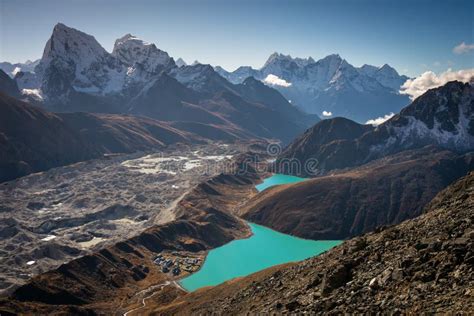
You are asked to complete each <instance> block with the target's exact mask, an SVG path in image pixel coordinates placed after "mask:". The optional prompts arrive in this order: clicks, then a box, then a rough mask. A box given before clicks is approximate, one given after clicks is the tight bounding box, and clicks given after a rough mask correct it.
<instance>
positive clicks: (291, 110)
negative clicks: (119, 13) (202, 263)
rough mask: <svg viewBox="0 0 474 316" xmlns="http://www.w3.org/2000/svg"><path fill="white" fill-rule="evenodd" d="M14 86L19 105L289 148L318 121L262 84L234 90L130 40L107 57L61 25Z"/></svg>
mask: <svg viewBox="0 0 474 316" xmlns="http://www.w3.org/2000/svg"><path fill="white" fill-rule="evenodd" d="M30 70H31V69H30ZM14 80H15V81H16V84H17V85H18V87H19V89H20V91H21V92H22V97H23V98H24V99H26V100H27V101H30V102H33V103H35V104H38V105H41V106H43V107H44V108H46V109H47V110H50V111H54V112H77V111H82V112H93V113H114V114H132V115H141V116H147V117H150V118H153V119H158V120H160V121H168V122H179V123H177V124H179V125H181V126H193V127H194V128H196V129H203V128H204V127H202V126H203V124H204V125H205V126H207V127H213V128H215V129H220V130H223V131H225V132H226V133H227V131H229V130H230V131H231V133H233V134H235V135H245V137H247V138H275V139H279V140H282V141H284V142H288V141H290V140H291V139H292V138H293V137H294V136H296V135H297V134H298V133H300V132H302V131H303V130H305V129H306V128H307V127H309V126H311V125H312V124H314V122H316V121H318V120H319V117H318V116H317V115H310V114H306V113H304V112H303V111H301V110H299V109H298V108H296V107H295V106H294V105H292V104H290V103H289V102H288V101H287V100H286V99H285V98H284V97H283V96H282V95H281V94H280V93H279V92H277V91H276V90H274V89H272V88H271V87H267V86H265V85H264V84H262V83H260V82H256V81H248V82H244V83H242V84H237V85H235V84H232V83H230V82H229V81H227V80H226V79H224V78H223V77H221V76H220V75H219V74H218V73H217V72H216V71H214V69H213V68H212V67H211V66H210V65H202V64H199V63H198V64H195V65H191V66H187V65H182V66H181V67H178V66H177V65H176V63H175V62H174V59H173V58H172V57H170V56H169V55H168V53H166V52H164V51H162V50H160V49H159V48H157V47H156V46H155V45H154V44H151V43H147V42H144V41H143V40H140V39H138V38H137V37H135V36H132V35H130V34H126V35H125V36H123V37H121V38H119V39H117V40H116V42H115V45H114V48H113V51H112V53H109V52H107V51H106V50H105V49H104V48H103V47H102V46H101V45H100V44H99V43H98V42H97V41H96V40H95V38H94V37H93V36H91V35H88V34H86V33H83V32H81V31H79V30H76V29H73V28H70V27H68V26H66V25H64V24H61V23H59V24H57V25H56V26H55V27H54V29H53V32H52V35H51V37H50V39H49V40H48V41H47V43H46V45H45V48H44V52H43V56H42V58H41V59H40V60H39V62H38V64H37V65H36V67H35V68H34V72H31V71H30V72H26V71H18V72H16V74H15V76H14ZM269 91H270V92H269ZM268 95H271V96H272V98H273V99H272V101H271V102H269V101H268V99H267V96H268Z"/></svg>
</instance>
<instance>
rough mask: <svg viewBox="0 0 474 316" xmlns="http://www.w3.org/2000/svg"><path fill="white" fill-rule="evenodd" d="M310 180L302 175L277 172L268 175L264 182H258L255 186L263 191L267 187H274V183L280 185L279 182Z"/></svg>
mask: <svg viewBox="0 0 474 316" xmlns="http://www.w3.org/2000/svg"><path fill="white" fill-rule="evenodd" d="M305 180H308V179H306V178H300V177H295V176H289V175H286V174H280V173H275V174H274V175H272V176H271V177H268V178H266V179H264V180H263V182H262V183H260V184H258V185H256V186H255V188H256V189H257V190H258V191H259V192H261V191H263V190H265V189H266V188H269V187H272V186H274V185H279V184H287V183H296V182H301V181H305Z"/></svg>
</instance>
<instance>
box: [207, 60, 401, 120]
mask: <svg viewBox="0 0 474 316" xmlns="http://www.w3.org/2000/svg"><path fill="white" fill-rule="evenodd" d="M215 69H216V71H217V72H218V73H219V74H220V75H221V76H223V77H224V78H227V79H228V80H229V81H231V82H233V83H239V82H242V81H243V80H245V78H247V77H249V76H252V77H255V78H257V79H259V80H263V81H264V82H267V83H268V84H269V85H272V86H273V87H274V88H275V89H277V90H278V91H280V92H281V93H282V94H283V95H284V96H285V97H286V98H287V99H289V100H291V102H292V103H293V104H295V105H297V106H299V107H300V108H302V109H303V110H305V111H306V112H308V113H315V114H318V115H325V116H344V117H347V118H350V119H353V120H356V121H358V122H362V123H364V122H366V121H367V120H369V119H372V118H376V117H383V116H384V115H386V114H389V113H397V112H398V111H400V109H401V108H402V107H404V106H406V105H407V104H408V103H409V99H408V97H407V96H405V95H401V94H400V93H399V90H400V86H401V85H402V84H403V83H404V82H405V81H406V80H407V79H408V77H406V76H403V75H399V74H398V72H397V71H396V70H395V69H394V68H392V67H390V66H389V65H387V64H385V65H383V66H381V67H375V66H371V65H363V66H362V67H360V68H357V67H354V66H352V65H351V64H349V63H348V62H347V61H346V60H344V59H343V58H341V57H340V56H339V55H337V54H333V55H329V56H326V57H324V58H322V59H320V60H318V61H315V60H314V59H313V58H311V57H309V58H305V59H304V58H292V57H291V56H289V55H283V54H279V53H274V54H272V55H271V56H270V57H269V58H268V60H267V61H266V63H265V64H264V65H263V67H262V68H260V69H253V68H251V67H248V66H242V67H239V68H238V69H236V70H235V71H233V72H228V71H226V70H224V69H223V68H222V67H219V66H218V67H216V68H215ZM323 112H324V114H323Z"/></svg>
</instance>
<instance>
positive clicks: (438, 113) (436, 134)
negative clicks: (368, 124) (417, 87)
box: [371, 81, 474, 151]
mask: <svg viewBox="0 0 474 316" xmlns="http://www.w3.org/2000/svg"><path fill="white" fill-rule="evenodd" d="M376 130H378V131H379V133H380V134H381V135H388V137H386V138H385V140H384V142H382V143H381V144H377V145H374V146H372V148H371V149H372V150H374V151H380V150H388V149H390V148H392V147H394V146H403V147H413V146H415V145H417V146H419V145H420V144H421V145H423V144H435V145H438V146H442V147H445V148H449V149H454V150H458V151H466V150H473V149H474V86H473V85H471V84H469V83H462V82H458V81H452V82H448V83H447V84H446V85H444V86H442V87H439V88H435V89H431V90H428V91H427V92H425V93H424V94H423V95H421V96H420V97H418V98H417V99H415V100H414V101H413V102H412V104H410V105H409V106H407V107H406V108H404V109H403V110H402V111H401V112H400V114H397V115H395V116H394V117H393V118H392V119H390V120H388V121H387V122H385V123H383V124H382V125H380V126H379V127H378V128H377V129H376Z"/></svg>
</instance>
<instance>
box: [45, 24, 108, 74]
mask: <svg viewBox="0 0 474 316" xmlns="http://www.w3.org/2000/svg"><path fill="white" fill-rule="evenodd" d="M106 55H108V53H107V51H106V50H105V49H104V48H103V47H102V46H101V45H100V44H99V43H98V42H97V40H96V39H95V38H94V37H93V36H91V35H89V34H86V33H83V32H81V31H79V30H76V29H73V28H71V27H68V26H66V25H64V24H62V23H58V24H56V26H55V27H54V29H53V34H52V35H51V37H50V39H49V40H48V42H47V43H46V46H45V48H44V51H43V57H42V62H44V61H45V60H48V59H52V58H54V57H67V58H69V59H71V60H74V61H75V62H79V63H81V64H82V65H87V64H90V63H92V62H94V61H97V60H100V59H102V58H103V57H104V56H106Z"/></svg>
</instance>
